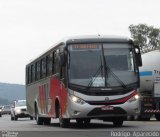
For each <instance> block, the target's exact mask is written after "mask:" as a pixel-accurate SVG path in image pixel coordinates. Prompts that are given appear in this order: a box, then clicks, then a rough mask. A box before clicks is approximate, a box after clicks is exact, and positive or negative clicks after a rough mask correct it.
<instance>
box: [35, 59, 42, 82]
mask: <svg viewBox="0 0 160 137" xmlns="http://www.w3.org/2000/svg"><path fill="white" fill-rule="evenodd" d="M40 70H41V68H40V61H38V62H37V71H36V73H37V74H36V75H37V80H39V79H40Z"/></svg>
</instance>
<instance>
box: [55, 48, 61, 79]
mask: <svg viewBox="0 0 160 137" xmlns="http://www.w3.org/2000/svg"><path fill="white" fill-rule="evenodd" d="M54 71H55V73H56V74H57V76H58V75H59V74H60V56H59V49H57V50H56V52H55V56H54Z"/></svg>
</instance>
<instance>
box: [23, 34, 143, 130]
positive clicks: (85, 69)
mask: <svg viewBox="0 0 160 137" xmlns="http://www.w3.org/2000/svg"><path fill="white" fill-rule="evenodd" d="M141 65H142V61H141V53H140V50H139V47H138V46H137V45H134V43H133V41H132V40H131V39H129V38H125V37H119V36H79V37H69V38H66V39H63V40H61V41H60V42H58V43H57V44H55V45H54V46H53V47H52V48H50V49H49V50H47V51H46V52H44V53H43V54H42V55H40V56H39V57H38V58H36V59H35V60H33V61H31V62H30V63H29V64H27V65H26V102H27V111H28V112H29V114H30V115H31V116H33V117H35V119H36V123H37V124H38V125H42V124H44V125H49V124H50V123H51V118H59V124H60V127H63V128H64V127H69V125H70V122H71V120H76V122H77V123H78V124H89V123H90V121H91V119H100V120H103V121H109V122H113V125H114V126H122V125H123V122H124V120H125V119H126V117H127V116H130V115H138V114H139V112H140V105H139V95H138V89H139V85H140V83H139V82H140V80H139V69H138V67H139V66H141Z"/></svg>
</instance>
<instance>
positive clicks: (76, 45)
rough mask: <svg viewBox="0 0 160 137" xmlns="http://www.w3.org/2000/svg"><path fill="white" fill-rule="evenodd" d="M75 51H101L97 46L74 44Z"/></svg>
mask: <svg viewBox="0 0 160 137" xmlns="http://www.w3.org/2000/svg"><path fill="white" fill-rule="evenodd" d="M72 49H73V50H83V49H99V45H97V44H74V45H72Z"/></svg>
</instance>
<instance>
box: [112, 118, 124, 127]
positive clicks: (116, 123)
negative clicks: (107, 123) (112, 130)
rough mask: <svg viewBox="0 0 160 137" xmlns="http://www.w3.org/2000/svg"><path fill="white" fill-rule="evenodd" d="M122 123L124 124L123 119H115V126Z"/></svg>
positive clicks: (119, 125)
mask: <svg viewBox="0 0 160 137" xmlns="http://www.w3.org/2000/svg"><path fill="white" fill-rule="evenodd" d="M122 125H123V120H121V119H116V120H114V121H113V126H114V127H121V126H122Z"/></svg>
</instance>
